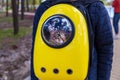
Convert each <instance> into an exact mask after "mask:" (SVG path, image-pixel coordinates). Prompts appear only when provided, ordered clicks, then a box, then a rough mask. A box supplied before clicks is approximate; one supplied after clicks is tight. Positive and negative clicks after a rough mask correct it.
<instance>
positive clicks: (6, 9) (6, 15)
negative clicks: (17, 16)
mask: <svg viewBox="0 0 120 80" xmlns="http://www.w3.org/2000/svg"><path fill="white" fill-rule="evenodd" d="M6 16H8V0H6Z"/></svg>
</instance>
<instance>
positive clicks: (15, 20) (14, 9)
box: [11, 0, 19, 35]
mask: <svg viewBox="0 0 120 80" xmlns="http://www.w3.org/2000/svg"><path fill="white" fill-rule="evenodd" d="M11 1H12V14H13V26H14V35H16V34H18V32H19V25H18V10H17V4H16V0H11Z"/></svg>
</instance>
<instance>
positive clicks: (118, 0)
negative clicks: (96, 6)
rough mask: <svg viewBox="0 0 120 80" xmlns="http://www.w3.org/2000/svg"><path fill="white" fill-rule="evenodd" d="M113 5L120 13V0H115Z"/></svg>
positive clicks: (115, 10) (116, 11)
mask: <svg viewBox="0 0 120 80" xmlns="http://www.w3.org/2000/svg"><path fill="white" fill-rule="evenodd" d="M112 6H113V7H114V12H115V13H120V0H114V1H113V4H112Z"/></svg>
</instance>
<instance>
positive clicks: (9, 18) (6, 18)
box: [0, 17, 12, 22]
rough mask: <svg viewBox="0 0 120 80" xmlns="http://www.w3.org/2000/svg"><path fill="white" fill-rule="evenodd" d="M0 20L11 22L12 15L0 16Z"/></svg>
mask: <svg viewBox="0 0 120 80" xmlns="http://www.w3.org/2000/svg"><path fill="white" fill-rule="evenodd" d="M0 22H12V17H1V18H0Z"/></svg>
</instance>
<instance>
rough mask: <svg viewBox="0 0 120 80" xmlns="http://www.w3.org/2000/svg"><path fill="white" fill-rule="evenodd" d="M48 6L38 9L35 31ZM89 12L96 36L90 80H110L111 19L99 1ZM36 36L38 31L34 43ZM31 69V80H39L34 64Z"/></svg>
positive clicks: (111, 52)
mask: <svg viewBox="0 0 120 80" xmlns="http://www.w3.org/2000/svg"><path fill="white" fill-rule="evenodd" d="M47 4H48V3H47V2H45V3H42V4H41V5H40V6H39V7H38V10H37V11H36V15H35V19H34V23H33V24H34V29H33V30H36V28H37V27H36V26H37V24H38V21H39V19H40V17H41V14H43V12H44V11H45V10H46V9H47V8H48V6H47ZM41 9H42V10H41ZM88 12H89V15H90V18H91V21H92V26H93V31H94V35H95V36H94V53H93V55H92V64H91V66H90V67H89V73H88V80H110V73H111V68H112V57H113V37H112V27H111V23H110V18H109V16H108V13H107V11H106V9H105V7H104V5H103V4H102V3H101V2H99V1H98V2H94V3H92V4H91V5H90V6H89V7H88ZM35 34H36V31H33V41H34V37H35ZM33 45H34V43H33ZM32 56H33V54H32V55H31V58H32ZM31 60H33V59H31ZM31 62H33V61H31ZM31 68H32V69H31V77H32V79H31V80H37V79H36V78H35V75H34V71H33V63H31Z"/></svg>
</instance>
